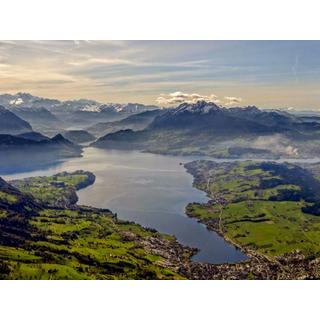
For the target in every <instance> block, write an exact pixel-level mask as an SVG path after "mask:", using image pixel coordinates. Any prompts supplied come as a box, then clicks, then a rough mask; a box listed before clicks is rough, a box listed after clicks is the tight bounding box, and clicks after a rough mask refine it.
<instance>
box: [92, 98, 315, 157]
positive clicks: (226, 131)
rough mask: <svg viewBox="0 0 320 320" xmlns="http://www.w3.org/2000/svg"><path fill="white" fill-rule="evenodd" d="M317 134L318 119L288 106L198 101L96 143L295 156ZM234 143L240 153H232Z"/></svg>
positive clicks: (311, 146) (308, 150)
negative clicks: (291, 110) (283, 108)
mask: <svg viewBox="0 0 320 320" xmlns="http://www.w3.org/2000/svg"><path fill="white" fill-rule="evenodd" d="M319 138H320V124H319V123H316V122H306V121H303V119H301V118H299V117H296V116H294V115H292V114H290V113H287V112H284V111H278V110H268V111H266V110H261V109H258V108H257V107H255V106H249V107H243V108H240V107H236V108H225V107H219V106H217V105H216V104H215V103H213V102H205V101H199V102H197V103H194V104H189V103H183V104H181V105H179V106H178V107H176V108H170V109H167V111H166V112H164V113H162V114H160V115H158V116H156V117H155V118H154V120H153V121H152V122H151V123H150V124H149V125H148V126H147V127H146V128H145V129H143V130H140V131H133V130H130V129H126V130H120V131H118V132H114V133H110V134H107V135H105V136H103V137H101V138H100V139H98V140H97V141H96V142H94V143H93V144H92V145H93V146H95V147H100V148H117V149H138V150H144V151H149V152H154V153H170V154H204V155H210V156H215V157H230V156H237V157H238V156H239V153H240V154H242V155H243V156H246V155H247V154H248V151H250V152H249V153H252V152H253V153H255V152H256V151H258V154H259V156H267V157H279V156H282V157H283V156H289V157H291V156H292V157H295V156H309V155H310V154H314V153H315V152H318V151H319V147H320V145H319V142H318V141H319ZM306 139H308V141H309V142H308V143H306V142H305V140H306ZM311 141H312V143H311ZM234 148H237V152H236V154H235V153H233V154H232V152H234V150H235V149H234ZM248 148H250V149H248ZM242 151H243V152H242Z"/></svg>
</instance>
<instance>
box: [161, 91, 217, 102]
mask: <svg viewBox="0 0 320 320" xmlns="http://www.w3.org/2000/svg"><path fill="white" fill-rule="evenodd" d="M197 101H207V102H214V103H220V100H219V99H218V97H217V96H216V95H215V94H210V95H201V94H198V93H184V92H181V91H176V92H173V93H169V94H167V95H165V94H161V95H160V96H159V97H158V98H157V99H156V102H157V103H158V104H161V105H174V104H181V103H196V102H197Z"/></svg>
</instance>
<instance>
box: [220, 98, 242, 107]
mask: <svg viewBox="0 0 320 320" xmlns="http://www.w3.org/2000/svg"><path fill="white" fill-rule="evenodd" d="M224 99H225V100H226V102H225V105H226V106H232V105H234V104H237V103H240V102H241V101H242V98H238V97H224Z"/></svg>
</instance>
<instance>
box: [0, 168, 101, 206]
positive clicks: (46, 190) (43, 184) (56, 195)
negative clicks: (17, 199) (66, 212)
mask: <svg viewBox="0 0 320 320" xmlns="http://www.w3.org/2000/svg"><path fill="white" fill-rule="evenodd" d="M94 180H95V177H94V175H93V174H92V173H91V172H86V171H75V172H73V173H71V174H70V173H66V172H62V173H58V174H56V175H54V176H50V177H31V178H26V179H22V180H14V181H11V182H10V183H11V184H12V185H13V186H15V187H16V188H18V189H19V190H20V191H22V192H24V193H27V194H30V195H32V196H33V197H34V199H36V200H37V201H38V202H39V203H44V204H46V205H50V206H62V207H65V206H68V205H70V204H74V203H76V201H77V200H78V198H77V195H76V192H75V191H76V190H78V189H79V188H81V187H85V186H87V185H90V184H92V183H94ZM0 197H1V195H0Z"/></svg>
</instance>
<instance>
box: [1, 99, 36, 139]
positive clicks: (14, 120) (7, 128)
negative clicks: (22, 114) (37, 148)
mask: <svg viewBox="0 0 320 320" xmlns="http://www.w3.org/2000/svg"><path fill="white" fill-rule="evenodd" d="M28 131H32V127H31V125H30V124H29V123H28V122H27V121H25V120H22V119H21V118H19V117H18V116H17V115H15V114H14V113H13V112H11V111H9V110H7V109H6V108H4V107H3V106H1V105H0V134H3V133H4V134H19V133H24V132H28Z"/></svg>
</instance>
